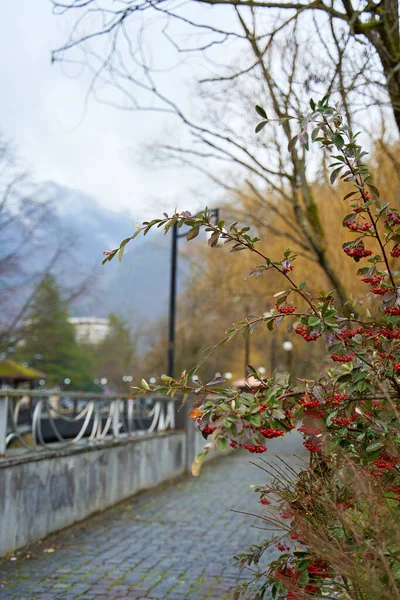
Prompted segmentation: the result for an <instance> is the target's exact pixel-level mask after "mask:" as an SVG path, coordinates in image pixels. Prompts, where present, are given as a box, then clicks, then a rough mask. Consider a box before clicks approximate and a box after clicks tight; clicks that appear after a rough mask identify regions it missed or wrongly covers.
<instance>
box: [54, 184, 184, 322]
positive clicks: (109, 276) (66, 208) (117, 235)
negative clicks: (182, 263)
mask: <svg viewBox="0 0 400 600" xmlns="http://www.w3.org/2000/svg"><path fill="white" fill-rule="evenodd" d="M46 190H47V193H48V195H49V198H50V199H51V201H52V204H53V205H54V210H55V213H56V219H57V221H58V222H59V227H60V230H67V231H68V232H69V233H70V237H71V239H72V240H73V254H74V256H75V257H77V261H78V264H79V271H80V272H82V270H87V271H88V272H91V273H92V274H93V275H94V279H95V286H94V289H93V290H92V291H91V294H90V296H91V297H90V298H88V299H82V300H79V301H78V303H76V305H75V306H74V313H75V314H76V315H77V316H83V315H91V316H98V317H102V316H106V315H107V314H108V313H109V312H110V311H116V312H118V313H120V314H122V315H124V316H126V317H129V318H132V320H134V321H137V320H143V319H145V320H153V319H154V318H157V317H159V316H160V315H162V314H165V313H166V312H167V307H168V304H167V303H168V294H169V276H170V271H169V270H170V262H169V261H170V244H171V236H164V235H163V233H162V232H160V231H155V232H151V233H150V234H149V235H147V236H146V237H145V238H142V237H138V238H136V239H135V240H134V241H133V242H132V243H131V244H130V245H128V246H127V250H126V253H125V255H124V260H123V261H122V262H121V263H120V262H118V260H116V259H115V260H114V261H112V262H111V263H107V264H106V265H105V266H101V261H102V258H103V251H104V250H109V249H112V248H115V247H116V246H117V245H119V242H120V241H121V240H122V239H124V238H126V237H128V236H129V235H130V234H131V233H132V232H133V231H134V225H133V221H134V220H135V219H134V216H132V215H129V214H123V213H116V212H114V211H111V210H107V208H104V207H103V206H102V205H101V204H99V203H98V202H97V201H96V199H95V198H93V197H91V196H88V195H86V194H84V193H82V192H80V191H78V190H72V189H69V188H66V187H61V186H59V185H57V184H55V183H53V182H49V183H47V184H46ZM183 271H184V270H183V269H181V270H180V275H181V283H182V279H183V277H184V273H183ZM65 273H66V275H65V281H66V282H67V283H68V284H70V283H73V281H74V277H75V271H74V269H73V268H68V267H66V269H65Z"/></svg>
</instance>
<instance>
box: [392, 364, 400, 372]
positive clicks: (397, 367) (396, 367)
mask: <svg viewBox="0 0 400 600" xmlns="http://www.w3.org/2000/svg"><path fill="white" fill-rule="evenodd" d="M393 367H394V370H395V371H396V373H400V363H398V362H394V363H393Z"/></svg>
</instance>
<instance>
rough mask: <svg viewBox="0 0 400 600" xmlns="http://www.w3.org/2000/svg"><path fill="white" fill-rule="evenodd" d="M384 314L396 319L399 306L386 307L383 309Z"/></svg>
mask: <svg viewBox="0 0 400 600" xmlns="http://www.w3.org/2000/svg"><path fill="white" fill-rule="evenodd" d="M384 311H385V313H387V314H388V315H392V316H393V317H398V316H399V315H400V307H399V306H387V307H386V308H384Z"/></svg>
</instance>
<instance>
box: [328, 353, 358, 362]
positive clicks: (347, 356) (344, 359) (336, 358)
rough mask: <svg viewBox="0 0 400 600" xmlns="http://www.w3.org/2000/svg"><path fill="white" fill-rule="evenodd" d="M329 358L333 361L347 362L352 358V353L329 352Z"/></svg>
mask: <svg viewBox="0 0 400 600" xmlns="http://www.w3.org/2000/svg"><path fill="white" fill-rule="evenodd" d="M331 359H332V360H333V361H335V362H341V363H348V362H351V361H352V360H353V359H354V354H344V355H343V356H339V355H338V354H331Z"/></svg>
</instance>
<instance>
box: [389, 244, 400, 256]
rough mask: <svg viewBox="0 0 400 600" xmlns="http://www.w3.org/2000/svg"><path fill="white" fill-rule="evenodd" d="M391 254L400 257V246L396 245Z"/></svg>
mask: <svg viewBox="0 0 400 600" xmlns="http://www.w3.org/2000/svg"><path fill="white" fill-rule="evenodd" d="M390 256H392V257H393V258H399V256H400V246H399V245H396V246H395V247H394V248H393V250H392V251H391V252H390Z"/></svg>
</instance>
